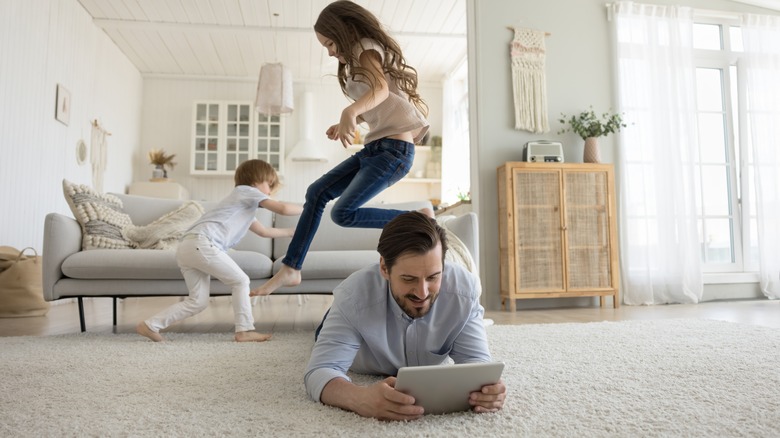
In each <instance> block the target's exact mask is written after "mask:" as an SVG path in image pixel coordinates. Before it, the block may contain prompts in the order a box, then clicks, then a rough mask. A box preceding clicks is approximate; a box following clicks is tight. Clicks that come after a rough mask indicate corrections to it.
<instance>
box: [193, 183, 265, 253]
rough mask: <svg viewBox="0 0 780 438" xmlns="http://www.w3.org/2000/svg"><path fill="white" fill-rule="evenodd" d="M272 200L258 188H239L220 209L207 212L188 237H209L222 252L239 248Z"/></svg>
mask: <svg viewBox="0 0 780 438" xmlns="http://www.w3.org/2000/svg"><path fill="white" fill-rule="evenodd" d="M266 199H269V196H268V195H266V194H265V193H263V192H261V191H260V190H258V189H256V188H255V187H251V186H236V187H234V188H233V190H232V191H231V192H230V194H229V195H227V196H226V197H225V198H224V199H222V200H221V201H219V204H217V206H216V207H214V208H213V209H211V210H209V211H207V212H206V213H204V214H203V216H201V217H200V219H198V220H197V221H196V222H195V223H194V224H193V225H192V226H191V227H190V228H189V229H188V230H187V231H186V232H185V233H184V235H185V236H186V235H187V234H200V235H202V236H205V237H208V238H209V239H210V240H211V241H212V242H213V243H214V244H215V245H217V246H218V247H219V248H220V249H222V251H227V250H228V249H230V248H232V247H233V246H235V245H236V244H237V243H238V241H239V240H241V238H242V237H244V235H246V232H247V231H248V230H249V226H250V225H251V224H252V221H255V220H257V219H256V218H255V212H256V211H257V209H258V208H259V207H260V203H261V202H263V201H265V200H266Z"/></svg>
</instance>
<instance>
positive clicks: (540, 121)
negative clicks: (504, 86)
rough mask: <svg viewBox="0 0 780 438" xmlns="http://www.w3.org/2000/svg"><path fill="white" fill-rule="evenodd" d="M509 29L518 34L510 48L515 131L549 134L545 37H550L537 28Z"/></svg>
mask: <svg viewBox="0 0 780 438" xmlns="http://www.w3.org/2000/svg"><path fill="white" fill-rule="evenodd" d="M508 29H509V30H513V31H514V32H515V37H514V38H513V39H512V45H511V55H512V86H513V88H514V100H515V129H518V130H525V131H530V132H533V133H536V134H541V133H544V132H548V131H550V126H549V123H548V121H547V85H546V80H545V76H544V56H545V48H544V37H545V36H547V35H549V34H548V33H546V32H543V31H540V30H535V29H524V28H514V27H509V28H508Z"/></svg>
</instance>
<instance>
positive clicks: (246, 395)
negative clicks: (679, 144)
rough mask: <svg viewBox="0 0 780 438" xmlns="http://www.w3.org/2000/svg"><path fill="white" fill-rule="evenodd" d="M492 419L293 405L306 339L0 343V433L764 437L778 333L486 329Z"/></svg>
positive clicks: (610, 325)
mask: <svg viewBox="0 0 780 438" xmlns="http://www.w3.org/2000/svg"><path fill="white" fill-rule="evenodd" d="M487 330H488V335H489V339H490V345H491V350H492V353H493V356H494V358H495V359H496V360H501V361H504V362H505V363H506V368H505V373H504V380H505V382H506V384H507V386H508V387H509V395H508V399H507V403H506V405H505V408H504V409H503V410H502V411H501V412H498V413H494V414H481V415H478V414H473V413H471V412H465V413H457V414H448V415H438V416H426V417H424V418H423V419H421V420H418V421H413V422H407V423H398V422H393V423H390V422H380V421H376V420H372V419H365V418H362V417H359V416H357V415H355V414H353V413H350V412H346V411H342V410H340V409H336V408H332V407H328V406H323V405H321V404H319V403H315V402H313V401H311V400H309V399H308V398H307V396H306V395H305V392H304V390H303V378H302V374H303V369H304V367H305V364H306V362H307V360H308V357H309V352H310V349H311V346H312V335H313V334H312V333H311V332H278V333H276V334H275V335H274V338H273V339H272V341H270V342H266V343H262V344H239V343H235V342H232V336H231V335H230V334H229V333H224V334H190V333H169V334H168V335H167V338H168V339H169V340H170V342H167V343H163V344H156V343H152V342H148V341H147V340H145V339H142V338H140V337H139V336H135V335H130V334H120V335H116V334H111V333H83V334H72V335H61V336H50V337H16V338H0V382H1V383H0V436H4V437H15V436H25V437H26V436H47V437H53V436H79V437H81V436H154V437H158V436H166V437H176V436H285V437H287V436H328V437H331V436H333V437H341V436H343V437H369V436H398V437H401V436H403V437H409V436H425V437H432V436H469V437H483V436H512V437H518V436H521V437H524V436H529V437H538V436H576V437H601V436H618V437H629V436H631V437H633V436H701V437H713V436H718V437H724V436H729V437H730V436H734V437H737V436H744V437H777V436H780V331H779V330H777V329H772V328H765V327H756V326H749V325H742V324H736V323H728V322H719V321H705V320H654V321H650V320H647V321H627V322H599V323H587V324H575V323H567V324H539V325H520V326H501V325H498V326H491V327H488V328H487ZM355 379H356V382H359V383H370V382H372V381H374V380H375V378H374V377H370V376H355Z"/></svg>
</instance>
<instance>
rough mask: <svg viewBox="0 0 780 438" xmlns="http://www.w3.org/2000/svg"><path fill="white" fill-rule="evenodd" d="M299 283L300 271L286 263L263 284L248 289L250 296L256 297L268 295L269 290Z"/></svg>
mask: <svg viewBox="0 0 780 438" xmlns="http://www.w3.org/2000/svg"><path fill="white" fill-rule="evenodd" d="M299 284H301V271H299V270H297V269H293V268H291V267H289V266H287V265H282V269H280V270H279V272H277V273H276V274H274V276H273V277H271V279H270V280H268V281H267V282H266V283H265V284H263V285H262V286H260V287H258V288H257V289H252V290H251V291H249V296H250V297H256V296H260V295H270V294H271V292H273V291H275V290H276V289H279V288H280V287H284V286H297V285H299Z"/></svg>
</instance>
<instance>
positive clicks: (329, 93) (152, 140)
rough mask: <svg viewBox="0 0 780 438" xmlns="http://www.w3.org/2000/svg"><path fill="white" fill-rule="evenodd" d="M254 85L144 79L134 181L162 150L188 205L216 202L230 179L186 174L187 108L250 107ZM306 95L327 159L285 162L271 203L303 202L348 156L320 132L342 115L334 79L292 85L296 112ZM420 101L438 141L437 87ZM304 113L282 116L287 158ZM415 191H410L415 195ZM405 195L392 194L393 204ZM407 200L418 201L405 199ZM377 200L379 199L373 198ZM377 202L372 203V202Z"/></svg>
mask: <svg viewBox="0 0 780 438" xmlns="http://www.w3.org/2000/svg"><path fill="white" fill-rule="evenodd" d="M256 87H257V84H256V83H255V82H246V81H209V80H191V79H169V78H147V79H146V80H145V81H144V95H143V118H142V129H141V145H142V146H141V148H140V149H139V150H138V152H137V154H136V156H135V157H134V161H133V163H134V169H135V171H134V177H135V180H136V181H146V180H148V179H149V178H150V177H151V172H152V166H151V165H150V164H149V162H148V159H147V157H146V154H147V152H148V151H149V149H152V148H162V149H164V150H165V151H166V152H167V153H174V154H176V158H175V160H174V161H175V162H176V163H177V165H176V167H175V168H174V169H173V171H169V172H168V176H169V177H170V178H172V179H173V180H175V181H176V182H177V183H179V184H181V185H183V186H184V187H185V188H186V189H187V190H188V191H189V192H190V196H191V197H192V198H193V199H197V200H210V201H211V200H218V199H221V198H222V197H223V196H225V195H226V194H227V193H228V192H229V191H230V190H231V188H232V187H233V177H232V176H221V177H215V176H191V175H190V174H189V162H190V149H189V147H190V142H191V133H192V106H193V103H194V102H195V101H198V100H242V101H254V98H255V93H256ZM304 91H310V92H311V93H312V95H313V99H312V100H313V102H312V104H313V106H314V110H313V111H312V119H313V120H312V127H311V133H312V137H313V139H314V140H315V141H319V142H320V146H321V147H322V148H323V150H325V151H326V153H327V154H328V155H329V157H330V161H329V162H327V163H311V162H293V161H291V160H287V161H286V162H285V171H284V175H282V177H283V182H284V184H283V186H282V188H281V189H280V191H279V192H278V193H276V194H275V198H277V199H280V200H286V201H290V202H300V203H302V202H303V200H304V194H305V193H306V188H307V187H308V186H309V184H311V183H312V182H313V181H314V180H315V179H317V178H318V177H320V176H321V175H323V174H324V173H326V172H327V171H328V170H330V169H331V168H332V167H334V166H335V165H336V164H337V163H339V162H340V161H341V160H343V159H344V158H346V157H347V156H348V155H347V154H348V153H349V152H347V151H345V150H344V149H343V148H342V147H341V145H340V144H339V143H337V142H334V141H331V140H328V139H327V137H325V131H326V130H327V128H328V127H329V126H331V125H332V124H335V123H336V122H338V119H339V117H340V115H341V111H342V109H344V107H345V106H346V105H348V104H349V101H348V100H347V99H346V97H344V95H343V94H342V93H341V89H340V88H339V85H338V82H336V80H335V79H334V78H331V77H326V78H323V80H322V82H296V83H294V85H293V93H294V95H295V107H296V109H300V105H301V98H300V97H301V95H302V94H303V92H304ZM420 93H421V95H422V96H423V97H424V98H425V99H426V100H427V101H428V105H429V106H430V109H431V114H432V117H431V132H433V133H436V134H437V135H441V86H440V85H436V84H433V85H431V84H422V85H421V86H420ZM302 114H303V111H298V110H293V112H292V113H291V114H285V115H283V116H282V117H284V119H285V147H286V148H287V149H286V150H287V153H289V152H290V150H291V149H292V148H293V147H294V146H295V144H296V143H297V141H298V140H299V139H300V138H301V133H302V131H301V126H300V124H301V121H302V119H303V117H302ZM414 188H415V187H412V189H414ZM403 195H404V193H397V194H396V198H395V199H388V201H387V202H392V201H394V200H398V196H401V197H403ZM408 195H409V196H419V195H418V194H415V193H413V192H412V193H409V194H408ZM378 198H379V197H378ZM378 201H380V199H377V202H378Z"/></svg>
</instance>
